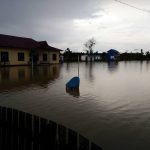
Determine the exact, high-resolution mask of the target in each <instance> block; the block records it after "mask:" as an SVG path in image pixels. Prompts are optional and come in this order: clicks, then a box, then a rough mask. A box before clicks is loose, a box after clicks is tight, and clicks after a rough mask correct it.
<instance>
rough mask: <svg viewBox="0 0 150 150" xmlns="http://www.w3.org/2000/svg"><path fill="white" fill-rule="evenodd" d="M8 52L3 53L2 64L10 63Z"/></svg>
mask: <svg viewBox="0 0 150 150" xmlns="http://www.w3.org/2000/svg"><path fill="white" fill-rule="evenodd" d="M8 61H9V59H8V52H1V62H8Z"/></svg>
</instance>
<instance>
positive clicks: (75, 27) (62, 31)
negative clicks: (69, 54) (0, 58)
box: [0, 0, 150, 52]
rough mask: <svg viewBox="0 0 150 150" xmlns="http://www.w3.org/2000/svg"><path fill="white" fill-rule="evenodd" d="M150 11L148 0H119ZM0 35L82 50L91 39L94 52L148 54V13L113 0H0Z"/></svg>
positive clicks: (149, 28) (149, 15)
mask: <svg viewBox="0 0 150 150" xmlns="http://www.w3.org/2000/svg"><path fill="white" fill-rule="evenodd" d="M120 1H121V2H124V3H127V4H130V5H133V6H135V7H138V8H140V9H145V10H148V11H150V1H149V0H120ZM0 33H1V34H8V35H15V36H23V37H29V38H33V39H35V40H37V41H42V40H46V41H47V42H48V44H49V45H51V46H54V47H57V48H60V49H64V50H65V49H66V48H70V49H71V50H72V51H80V52H81V51H83V44H84V43H85V42H86V41H87V40H88V39H90V38H92V37H93V38H95V40H96V46H95V47H94V50H95V51H99V52H104V51H107V50H109V49H111V48H113V49H116V50H118V51H120V52H125V51H127V50H128V51H132V52H135V51H140V49H144V51H150V13H148V12H144V11H140V10H137V9H134V8H131V7H129V6H127V5H123V4H121V3H119V2H117V1H115V0H0Z"/></svg>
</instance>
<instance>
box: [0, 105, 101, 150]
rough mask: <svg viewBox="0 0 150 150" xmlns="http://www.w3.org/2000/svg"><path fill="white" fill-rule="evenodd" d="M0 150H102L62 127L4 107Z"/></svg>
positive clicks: (1, 110)
mask: <svg viewBox="0 0 150 150" xmlns="http://www.w3.org/2000/svg"><path fill="white" fill-rule="evenodd" d="M0 149H2V150H5V149H8V150H102V148H101V147H99V146H97V145H96V144H94V143H93V142H90V141H89V140H88V139H87V138H85V137H83V136H82V135H80V134H78V133H77V132H75V131H73V130H71V129H69V128H66V127H64V126H63V125H60V124H56V123H55V122H53V121H50V120H47V119H44V118H40V117H38V116H35V115H32V114H29V113H25V112H22V111H18V110H16V109H12V108H6V107H0Z"/></svg>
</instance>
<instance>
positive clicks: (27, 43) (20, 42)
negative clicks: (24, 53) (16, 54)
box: [0, 34, 61, 51]
mask: <svg viewBox="0 0 150 150" xmlns="http://www.w3.org/2000/svg"><path fill="white" fill-rule="evenodd" d="M0 47H7V48H23V49H47V50H51V51H61V50H60V49H57V48H54V47H51V46H49V45H48V44H47V42H46V41H39V42H38V41H35V40H34V39H32V38H25V37H17V36H11V35H4V34H0Z"/></svg>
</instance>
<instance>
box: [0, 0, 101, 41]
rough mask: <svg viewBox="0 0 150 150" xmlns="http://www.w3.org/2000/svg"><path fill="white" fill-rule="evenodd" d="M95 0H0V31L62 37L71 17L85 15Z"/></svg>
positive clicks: (95, 3)
mask: <svg viewBox="0 0 150 150" xmlns="http://www.w3.org/2000/svg"><path fill="white" fill-rule="evenodd" d="M97 7H98V1H97V0H94V1H92V0H1V4H0V33H3V34H12V35H18V36H27V37H33V38H36V39H38V40H48V41H54V42H55V43H56V42H58V41H62V40H63V38H65V37H66V36H65V35H66V33H67V31H68V32H69V31H70V30H71V29H72V28H73V26H72V23H73V22H72V21H73V19H76V18H77V19H82V18H84V19H85V18H89V17H90V16H91V15H92V13H93V12H95V11H96V10H97Z"/></svg>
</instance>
